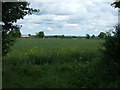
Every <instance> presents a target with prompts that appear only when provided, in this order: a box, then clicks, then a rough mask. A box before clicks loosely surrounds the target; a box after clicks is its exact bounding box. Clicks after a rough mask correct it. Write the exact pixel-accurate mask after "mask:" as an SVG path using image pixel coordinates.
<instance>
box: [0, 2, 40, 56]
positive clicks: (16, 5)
mask: <svg viewBox="0 0 120 90" xmlns="http://www.w3.org/2000/svg"><path fill="white" fill-rule="evenodd" d="M28 6H29V3H27V2H2V22H3V25H2V55H3V56H4V55H6V54H7V53H8V51H9V50H10V48H11V46H12V45H13V44H14V42H15V40H16V39H15V38H13V37H12V38H11V35H10V33H11V32H12V33H13V32H16V30H17V33H18V30H19V29H20V28H19V26H18V25H14V24H13V23H16V22H17V20H19V19H23V17H24V16H26V15H27V14H29V15H30V14H32V13H33V12H39V10H37V9H33V8H29V7H28ZM13 34H16V33H13ZM19 35H20V33H19Z"/></svg>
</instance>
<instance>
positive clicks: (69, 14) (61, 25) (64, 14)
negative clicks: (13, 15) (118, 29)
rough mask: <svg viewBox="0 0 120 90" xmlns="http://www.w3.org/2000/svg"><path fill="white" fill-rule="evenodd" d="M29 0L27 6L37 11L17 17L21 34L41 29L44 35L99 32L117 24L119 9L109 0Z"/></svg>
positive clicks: (82, 34)
mask: <svg viewBox="0 0 120 90" xmlns="http://www.w3.org/2000/svg"><path fill="white" fill-rule="evenodd" d="M28 2H30V6H29V7H32V8H35V9H39V10H40V12H38V13H33V14H32V15H27V16H25V17H24V19H20V20H18V22H17V24H20V25H22V28H21V33H22V34H24V35H27V34H36V32H39V31H44V33H45V35H46V36H47V35H66V36H85V35H86V34H90V35H93V34H94V35H98V34H99V33H100V32H105V31H108V30H109V29H112V28H114V26H115V25H116V24H117V23H118V10H117V9H115V8H114V7H112V6H111V3H112V2H103V1H102V2H97V1H96V2H95V0H94V1H93V0H87V1H79V2H77V1H72V2H69V1H67V2H64V1H61V2H56V1H54V2H53V1H52V2H41V1H40V2H35V1H34V0H28Z"/></svg>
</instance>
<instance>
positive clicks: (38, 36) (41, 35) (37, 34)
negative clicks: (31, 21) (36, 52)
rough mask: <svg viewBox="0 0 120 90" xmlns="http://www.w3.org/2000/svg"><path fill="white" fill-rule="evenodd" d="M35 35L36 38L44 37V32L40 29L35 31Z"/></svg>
mask: <svg viewBox="0 0 120 90" xmlns="http://www.w3.org/2000/svg"><path fill="white" fill-rule="evenodd" d="M36 37H37V38H43V37H44V32H43V31H41V32H38V33H36Z"/></svg>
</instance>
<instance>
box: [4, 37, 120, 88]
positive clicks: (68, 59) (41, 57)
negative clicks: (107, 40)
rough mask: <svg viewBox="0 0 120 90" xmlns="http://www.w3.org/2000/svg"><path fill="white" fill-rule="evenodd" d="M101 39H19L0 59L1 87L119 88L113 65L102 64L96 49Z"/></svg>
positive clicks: (102, 60)
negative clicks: (1, 66)
mask: <svg viewBox="0 0 120 90" xmlns="http://www.w3.org/2000/svg"><path fill="white" fill-rule="evenodd" d="M102 42H104V41H103V40H99V39H90V40H87V39H34V38H30V39H19V42H17V43H16V44H15V45H14V47H13V49H12V51H11V52H10V53H9V54H8V55H7V56H6V57H4V58H3V88H86V87H87V88H88V87H94V88H97V87H99V88H100V87H101V88H102V87H113V88H114V87H119V80H120V79H118V80H116V76H117V75H116V74H117V73H116V70H117V69H116V66H115V64H114V63H112V62H111V63H110V64H106V63H103V62H104V60H105V59H103V58H102V57H101V53H100V52H99V48H101V47H100V44H101V43H102ZM111 65H112V66H113V67H109V66H111ZM113 71H114V73H112V72H113ZM109 74H110V75H109Z"/></svg>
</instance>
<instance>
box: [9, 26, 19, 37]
mask: <svg viewBox="0 0 120 90" xmlns="http://www.w3.org/2000/svg"><path fill="white" fill-rule="evenodd" d="M8 35H9V37H11V38H17V37H20V36H21V32H20V28H19V27H18V28H14V29H13V30H11V31H9V33H8Z"/></svg>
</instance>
